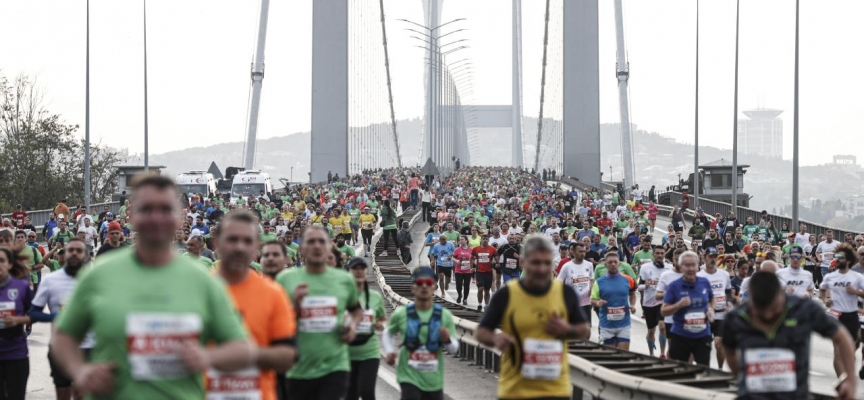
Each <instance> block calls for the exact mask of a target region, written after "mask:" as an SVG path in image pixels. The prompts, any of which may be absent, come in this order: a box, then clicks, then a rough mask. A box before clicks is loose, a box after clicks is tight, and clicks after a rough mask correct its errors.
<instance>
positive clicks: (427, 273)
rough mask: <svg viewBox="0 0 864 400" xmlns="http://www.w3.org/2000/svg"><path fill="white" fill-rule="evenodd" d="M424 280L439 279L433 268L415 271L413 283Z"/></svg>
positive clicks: (412, 277) (421, 268)
mask: <svg viewBox="0 0 864 400" xmlns="http://www.w3.org/2000/svg"><path fill="white" fill-rule="evenodd" d="M422 278H430V279H433V280H437V279H438V277H437V276H435V271H433V270H432V268H429V267H419V268H417V269H415V270H414V272H413V273H412V274H411V280H412V281H416V280H418V279H422Z"/></svg>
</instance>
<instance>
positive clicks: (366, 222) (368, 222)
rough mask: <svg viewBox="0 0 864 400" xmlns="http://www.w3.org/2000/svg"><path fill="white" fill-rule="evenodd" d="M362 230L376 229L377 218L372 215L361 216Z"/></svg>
mask: <svg viewBox="0 0 864 400" xmlns="http://www.w3.org/2000/svg"><path fill="white" fill-rule="evenodd" d="M360 228H361V229H375V216H374V215H372V214H360Z"/></svg>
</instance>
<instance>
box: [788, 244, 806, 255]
mask: <svg viewBox="0 0 864 400" xmlns="http://www.w3.org/2000/svg"><path fill="white" fill-rule="evenodd" d="M789 254H800V255H804V249H802V248H801V246H792V247H790V248H789Z"/></svg>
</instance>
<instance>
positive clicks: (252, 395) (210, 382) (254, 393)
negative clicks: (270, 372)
mask: <svg viewBox="0 0 864 400" xmlns="http://www.w3.org/2000/svg"><path fill="white" fill-rule="evenodd" d="M260 374H261V372H260V371H259V370H258V368H255V367H251V368H247V369H244V370H241V371H235V372H222V371H219V370H215V369H211V370H209V371H207V400H260V399H261V387H260V381H259V380H258V379H259V376H260Z"/></svg>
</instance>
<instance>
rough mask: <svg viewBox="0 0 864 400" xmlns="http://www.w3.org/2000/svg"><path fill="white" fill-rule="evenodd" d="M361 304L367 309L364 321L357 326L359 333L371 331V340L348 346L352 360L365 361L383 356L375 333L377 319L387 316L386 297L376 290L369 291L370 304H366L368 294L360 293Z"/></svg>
mask: <svg viewBox="0 0 864 400" xmlns="http://www.w3.org/2000/svg"><path fill="white" fill-rule="evenodd" d="M360 305H361V306H362V307H363V310H364V311H365V315H364V316H363V322H361V323H360V326H359V327H358V328H357V333H358V334H360V333H371V334H372V337H371V338H369V341H367V342H366V343H364V344H362V345H360V346H348V355H349V357H350V358H351V361H363V360H371V359H376V360H377V359H378V358H379V357H381V350H380V349H381V344H380V343H379V342H378V338H377V337H376V335H375V321H377V320H378V319H379V318H384V317H386V316H387V311H385V310H384V299H383V298H382V297H381V294H380V293H378V291H376V290H370V291H369V304H366V294H365V293H360Z"/></svg>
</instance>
